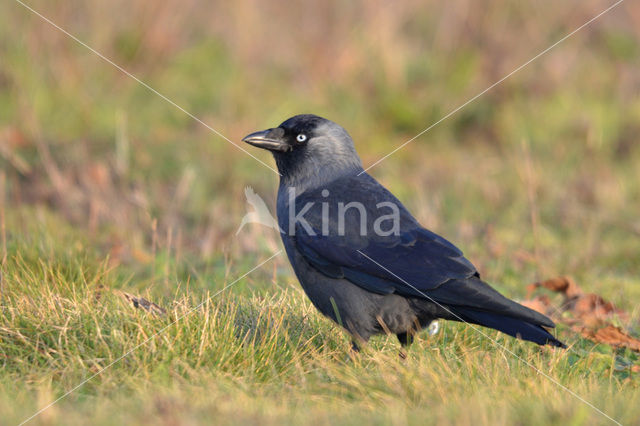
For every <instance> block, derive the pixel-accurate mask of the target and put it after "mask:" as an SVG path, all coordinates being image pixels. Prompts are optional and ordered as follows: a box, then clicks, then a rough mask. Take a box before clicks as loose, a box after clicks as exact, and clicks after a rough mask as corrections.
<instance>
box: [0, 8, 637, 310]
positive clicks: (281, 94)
mask: <svg viewBox="0 0 640 426" xmlns="http://www.w3.org/2000/svg"><path fill="white" fill-rule="evenodd" d="M29 5H31V6H32V7H34V8H35V9H36V10H38V11H39V12H40V13H42V15H44V16H46V17H48V18H50V19H51V20H52V21H53V22H55V23H56V24H58V25H60V26H61V27H62V28H64V29H66V30H67V31H69V32H70V33H72V34H74V35H75V36H76V37H77V38H78V39H80V40H82V41H83V42H85V43H87V44H88V45H89V46H91V47H93V48H94V49H96V50H97V51H98V52H100V53H102V54H103V55H105V56H106V57H108V58H110V59H111V60H113V61H114V62H115V63H116V64H118V65H120V66H122V67H123V68H124V69H126V70H128V71H129V72H131V73H133V74H134V75H136V76H137V77H138V78H140V79H141V80H142V81H144V82H146V83H147V84H149V85H150V86H151V87H153V88H154V89H156V90H157V91H159V92H160V93H162V94H163V95H165V96H166V97H168V98H169V99H171V100H172V101H174V102H175V103H176V104H178V105H180V106H181V107H183V108H185V109H186V110H188V111H189V112H191V113H192V114H194V115H195V116H197V117H198V118H200V119H202V120H203V121H204V122H206V123H207V124H209V125H210V126H212V127H213V128H215V129H217V130H218V131H219V132H221V133H222V134H223V135H225V136H227V137H228V138H230V139H231V140H232V141H234V142H235V143H238V144H242V143H241V142H240V139H241V137H242V136H244V135H245V134H247V133H249V132H251V131H254V130H257V129H262V128H265V127H268V126H274V125H277V124H279V123H280V122H281V121H283V120H284V119H286V118H288V117H289V116H292V115H294V114H298V113H308V112H309V113H316V114H319V115H322V116H326V117H327V118H329V119H331V120H334V121H336V122H338V123H339V124H341V125H342V126H343V127H345V128H346V129H347V130H348V131H349V132H350V133H351V135H352V136H353V138H354V139H355V142H356V146H357V149H358V150H359V152H360V154H361V156H362V159H363V162H364V164H365V166H368V165H370V164H372V163H373V162H374V161H376V160H378V159H379V158H381V157H382V156H384V155H386V154H387V153H389V152H390V151H391V150H393V149H394V148H395V147H397V146H398V145H400V144H401V143H403V142H405V141H406V140H408V139H410V138H412V137H413V136H415V135H416V134H417V133H418V132H420V131H422V130H423V129H425V128H426V127H428V126H430V125H431V124H432V123H434V122H435V121H437V120H438V119H440V118H441V117H442V116H444V115H445V114H447V113H448V112H449V111H451V110H452V109H454V108H456V107H458V106H459V105H461V104H462V103H464V102H465V101H467V100H468V99H469V98H471V97H472V96H474V95H476V94H477V93H479V92H480V91H482V90H484V89H485V88H487V87H488V86H489V85H491V84H492V83H494V82H495V81H497V80H499V79H500V78H502V77H503V76H505V75H506V74H508V73H509V72H511V71H512V70H514V69H515V68H516V67H518V66H519V65H521V64H522V63H524V62H525V61H527V60H529V59H530V58H532V57H533V56H534V55H536V54H537V53H539V52H540V51H542V50H543V49H545V48H547V47H548V46H549V45H551V44H552V43H554V42H555V41H557V40H558V39H560V38H561V37H563V36H564V35H566V34H567V33H569V32H571V31H572V30H574V29H575V28H577V27H578V26H580V25H582V24H583V23H584V22H586V21H587V20H589V19H590V18H591V17H593V16H595V15H596V14H598V13H599V12H601V11H602V10H604V9H605V8H606V7H607V6H609V5H610V4H609V3H608V2H604V1H567V2H560V3H558V2H555V1H546V0H545V1H539V2H530V3H522V2H515V1H508V2H502V1H500V2H497V1H488V2H482V3H478V2H471V1H452V2H446V3H443V2H435V1H433V2H426V3H425V2H422V1H406V2H402V3H401V4H397V3H390V2H382V1H368V2H349V3H346V4H345V3H344V2H339V1H328V2H298V3H295V4H291V3H290V2H278V1H276V2H262V1H247V0H242V1H238V2H235V3H234V4H233V5H230V4H229V3H227V2H217V1H211V2H204V1H199V0H180V1H173V0H168V1H165V2H162V3H161V4H158V3H156V2H149V1H137V0H133V1H130V0H127V1H120V0H115V1H111V2H91V1H90V2H87V1H69V2H64V3H58V2H56V3H52V2H47V1H39V0H36V1H31V2H29ZM0 34H1V37H0V58H1V61H0V170H1V171H0V174H1V179H2V183H3V185H2V189H3V192H4V194H3V198H4V214H5V215H6V217H7V218H6V219H5V220H6V223H8V224H10V226H7V227H6V229H7V233H8V244H11V241H12V238H16V236H17V235H18V234H21V235H28V234H29V233H28V232H27V228H25V226H27V225H26V224H27V223H32V222H34V221H36V222H37V221H38V220H45V219H43V217H46V218H47V219H46V220H51V221H53V223H56V224H59V225H60V226H61V227H67V228H69V229H74V230H75V231H78V232H80V231H82V232H85V233H86V235H87V236H88V237H87V238H88V239H89V244H88V246H90V248H91V249H92V250H94V249H95V250H98V252H99V253H100V254H102V255H108V256H109V259H110V262H112V263H114V264H128V263H129V264H137V263H145V262H149V261H150V260H151V255H152V254H153V255H155V252H154V251H155V250H156V249H157V248H158V247H163V248H164V249H168V250H170V251H171V252H173V253H174V254H175V253H178V254H180V255H181V256H186V257H187V258H188V257H191V258H193V261H194V262H200V261H207V259H212V258H220V257H225V256H227V257H229V258H233V259H235V258H238V256H240V257H241V256H242V255H244V254H247V253H253V252H255V251H256V249H257V248H259V247H268V248H272V249H273V248H275V247H276V246H277V245H278V244H279V241H278V237H277V235H275V234H274V233H273V232H272V231H271V230H268V229H266V228H265V229H261V228H260V227H259V226H252V227H247V228H245V229H244V230H243V232H241V233H240V234H239V235H238V236H237V237H236V235H235V231H236V229H237V227H238V225H239V223H240V220H241V218H242V216H243V215H244V214H245V213H246V208H247V207H246V203H245V198H244V188H245V187H246V186H252V187H253V188H254V190H255V191H256V192H257V193H258V194H259V195H261V196H262V197H263V198H264V199H265V200H266V201H267V203H268V204H269V205H270V207H273V204H274V199H275V191H276V188H277V176H276V175H275V174H274V173H272V172H271V171H269V169H267V168H266V167H264V166H263V165H261V164H259V163H258V162H256V161H255V160H254V159H252V158H250V157H249V156H247V155H246V154H245V153H242V152H241V151H240V150H238V149H237V148H236V147H234V146H232V145H231V144H230V143H228V142H227V141H225V140H223V139H222V138H220V137H219V136H216V135H215V134H213V133H212V132H210V131H209V130H208V129H207V128H206V127H204V126H202V125H201V124H199V123H198V122H196V121H195V120H193V119H192V118H190V117H189V116H187V115H186V114H185V113H183V112H182V111H180V110H178V109H177V108H175V107H174V106H172V105H171V104H169V103H168V102H166V101H165V100H163V99H161V98H160V97H158V96H157V95H156V94H154V93H152V92H151V91H149V90H147V89H146V88H145V87H143V86H142V85H140V84H139V83H138V82H136V81H134V80H133V79H131V78H130V77H128V76H126V75H125V74H123V73H122V72H120V71H119V70H117V69H116V68H114V67H113V66H112V65H110V64H108V63H106V62H105V61H103V60H102V59H100V58H99V57H98V56H97V55H95V54H94V53H92V52H90V51H89V50H87V49H86V48H85V47H83V46H81V45H80V44H79V43H77V42H75V41H74V40H72V39H71V38H70V37H68V36H67V35H65V34H63V33H62V32H61V31H59V30H57V29H55V28H54V27H52V26H51V25H50V24H48V23H47V22H45V21H43V20H42V19H41V18H40V17H38V16H36V15H34V14H33V13H31V12H30V11H28V10H27V9H25V8H24V7H22V6H21V5H20V4H19V3H16V2H12V1H7V2H3V3H2V4H1V5H0ZM639 36H640V5H638V4H637V3H634V2H627V3H623V4H622V5H620V6H619V7H617V8H616V9H614V10H613V11H612V12H610V13H608V14H606V15H605V16H603V17H602V18H601V19H599V20H598V21H596V22H594V23H593V24H591V25H590V26H588V27H587V28H585V29H584V30H582V31H580V32H579V33H577V34H576V35H575V36H573V37H571V38H570V39H568V40H566V41H565V42H563V43H562V44H561V45H559V46H557V47H556V48H555V49H553V50H552V51H550V52H549V53H547V54H546V55H544V56H542V57H541V58H539V59H538V60H537V61H535V62H533V63H532V64H530V65H529V66H527V67H526V68H524V69H523V70H522V71H520V72H518V73H517V74H515V75H513V76H512V77H510V78H509V79H507V80H506V81H505V82H503V83H502V84H500V85H499V86H497V87H495V88H494V89H492V90H491V91H489V92H488V93H486V94H485V95H484V96H482V97H480V98H479V99H477V100H475V101H474V102H472V103H471V104H469V105H468V106H466V107H465V108H463V109H462V110H460V111H459V112H458V113H456V114H455V115H453V116H452V117H450V118H449V119H447V120H445V121H443V122H442V123H440V124H439V125H438V126H436V127H434V128H433V129H432V130H430V131H429V132H427V133H426V134H424V135H423V136H421V137H420V138H418V139H417V140H415V141H414V142H412V143H411V144H409V145H408V146H406V147H405V148H404V149H402V150H400V151H399V152H398V153H396V154H395V155H393V156H391V157H390V158H388V159H387V160H385V161H383V162H382V163H380V164H379V165H377V166H376V167H375V168H373V169H372V170H371V173H372V174H373V175H374V176H375V177H377V178H378V179H379V180H381V181H382V182H383V183H384V184H385V185H387V186H389V187H390V188H391V189H392V190H393V192H395V193H396V194H398V195H399V197H400V198H401V200H402V201H403V202H404V203H406V205H407V206H408V207H409V208H410V210H412V211H414V212H415V213H416V215H417V216H418V217H419V219H420V220H421V221H422V222H423V223H424V224H425V225H426V226H428V227H430V228H432V229H434V230H436V231H438V232H441V233H443V234H444V235H446V236H447V237H448V238H450V239H452V240H453V241H454V242H456V243H458V244H460V245H462V246H463V247H465V248H466V251H467V254H468V255H469V257H470V258H471V259H473V260H474V261H476V262H477V263H478V264H479V266H480V269H481V270H482V271H483V272H484V274H485V275H488V277H489V278H490V279H493V280H498V279H500V280H501V281H505V280H507V281H508V280H509V274H514V276H518V280H519V281H527V280H533V279H535V278H538V276H539V275H545V274H556V273H570V274H574V275H578V276H579V275H580V274H582V273H583V272H584V271H585V268H587V267H588V268H595V270H596V271H597V274H602V275H603V276H597V277H596V278H595V279H592V282H590V285H593V286H594V287H596V286H600V285H601V284H602V279H604V278H606V277H607V276H609V275H608V274H613V275H614V276H615V277H616V278H615V279H616V282H620V281H619V279H622V281H624V277H625V276H637V275H638V274H639V273H640V262H638V257H637V254H638V249H640V245H639V244H638V237H639V236H640V219H638V215H637V213H638V211H640V168H639V167H638V162H639V160H640V147H639V142H640V141H639V140H638V137H639V136H638V135H639V133H640V96H639V95H640V72H638V65H639V58H640V47H639V44H638V39H639ZM246 149H248V150H249V151H250V152H251V153H252V154H254V155H256V156H258V157H259V158H260V159H262V160H263V161H264V162H266V163H268V164H271V165H273V163H272V159H271V158H270V156H269V154H268V153H265V152H262V151H259V150H257V149H253V148H252V147H249V146H246ZM38 217H39V218H40V219H37V218H38ZM51 227H52V228H54V229H63V228H58V226H51ZM54 232H55V231H54ZM35 238H36V239H37V237H35ZM61 238H62V236H61ZM5 252H6V249H5ZM281 262H283V260H281ZM495 262H498V263H500V262H503V264H502V263H500V266H501V267H499V268H497V269H495V268H494V266H495V265H494V266H491V265H492V263H495ZM494 271H498V272H497V274H496V275H494ZM177 272H178V271H176V273H177ZM619 275H620V276H621V277H619ZM616 289H618V287H615V288H611V289H609V292H615V291H617V290H616ZM604 291H605V292H607V289H606V288H605V289H604ZM610 296H611V297H613V298H614V299H615V298H616V295H615V294H610ZM618 298H621V296H620V295H618Z"/></svg>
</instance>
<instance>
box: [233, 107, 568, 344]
mask: <svg viewBox="0 0 640 426" xmlns="http://www.w3.org/2000/svg"><path fill="white" fill-rule="evenodd" d="M243 141H244V142H247V143H249V144H251V145H254V146H257V147H259V148H264V149H267V150H269V151H271V152H272V153H273V156H274V157H275V161H276V164H277V167H278V171H279V172H280V174H281V178H280V187H279V189H278V201H277V213H278V224H279V226H280V231H281V234H282V241H283V243H284V247H285V249H286V252H287V255H288V257H289V261H290V262H291V265H292V266H293V269H294V271H295V273H296V275H297V277H298V280H299V281H300V284H301V285H302V288H303V289H304V291H305V292H306V294H307V296H309V299H311V302H312V303H313V304H314V306H315V307H316V308H317V309H318V310H319V311H320V312H322V313H323V314H324V315H326V316H328V317H329V318H331V319H332V320H334V321H335V322H337V323H338V324H340V325H341V326H342V327H344V328H345V329H346V330H347V331H348V332H349V333H350V334H351V336H352V337H353V348H354V349H355V350H358V348H359V346H360V345H361V344H363V343H365V342H367V341H368V340H369V338H370V337H371V336H372V335H374V334H380V333H394V334H396V335H397V337H398V339H399V340H400V342H401V343H402V345H409V344H410V343H411V341H412V339H413V336H414V335H415V334H416V333H417V332H418V331H420V330H421V329H422V328H425V327H427V326H428V325H429V324H430V323H431V322H432V321H434V320H435V319H438V318H442V319H447V320H453V321H463V322H468V323H472V324H478V325H481V326H484V327H490V328H494V329H496V330H500V331H502V332H503V333H506V334H508V335H510V336H514V337H519V338H521V339H524V340H529V341H531V342H535V343H538V344H540V345H543V344H549V345H553V346H559V347H565V345H564V344H563V343H562V342H560V341H559V340H557V339H556V338H555V337H554V336H552V335H551V334H550V333H549V332H548V331H547V330H546V329H545V327H549V328H552V327H554V326H555V324H554V323H553V321H551V320H550V319H549V318H547V317H546V316H544V315H542V314H540V313H538V312H535V311H533V310H531V309H528V308H526V307H524V306H522V305H520V304H518V303H516V302H514V301H512V300H509V299H507V298H506V297H504V296H502V295H501V294H500V293H498V292H497V291H496V290H494V289H493V288H492V287H490V286H489V285H488V284H487V283H485V282H484V281H482V280H481V279H480V275H479V273H478V271H477V270H476V268H475V267H474V266H473V264H471V262H469V261H468V260H467V259H466V258H465V257H464V256H463V254H462V252H461V251H460V250H459V249H458V248H457V247H456V246H454V245H453V244H451V243H450V242H449V241H447V240H446V239H444V238H442V237H440V236H439V235H437V234H435V233H433V232H431V231H429V230H427V229H425V228H423V227H422V226H421V225H420V224H419V223H418V222H417V221H416V219H414V218H413V216H412V215H411V213H409V211H407V209H406V208H405V207H404V206H403V205H402V203H400V201H398V199H397V198H396V197H395V196H393V194H391V193H390V192H389V191H388V190H387V189H386V188H384V187H383V186H382V185H381V184H380V183H378V182H377V181H376V180H375V179H374V178H373V177H371V176H370V175H369V174H367V173H366V172H364V170H363V168H362V163H361V162H360V158H359V157H358V154H357V153H356V150H355V147H354V144H353V140H352V139H351V137H350V136H349V134H348V133H347V132H346V130H344V129H343V128H342V127H341V126H339V125H338V124H336V123H334V122H332V121H329V120H327V119H324V118H321V117H318V116H315V115H311V114H305V115H297V116H295V117H292V118H290V119H288V120H286V121H285V122H283V123H282V124H280V126H278V127H275V128H272V129H268V130H264V131H260V132H255V133H252V134H250V135H248V136H246V137H245V138H244V139H243Z"/></svg>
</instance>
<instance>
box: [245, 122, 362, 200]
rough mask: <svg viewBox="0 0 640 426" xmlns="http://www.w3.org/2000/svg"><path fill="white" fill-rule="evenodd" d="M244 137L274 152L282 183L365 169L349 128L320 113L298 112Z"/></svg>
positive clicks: (314, 180) (319, 180)
mask: <svg viewBox="0 0 640 426" xmlns="http://www.w3.org/2000/svg"><path fill="white" fill-rule="evenodd" d="M242 140H243V141H244V142H246V143H248V144H251V145H253V146H257V147H258V148H263V149H267V150H269V151H271V153H272V154H273V156H274V158H275V160H276V164H277V166H278V171H279V172H280V174H281V175H282V179H283V182H285V183H287V184H289V185H301V184H302V183H303V182H304V183H305V185H303V186H306V187H310V186H311V185H313V184H316V185H321V184H323V183H326V182H327V181H330V180H332V179H334V178H336V177H338V176H341V175H342V174H343V173H351V172H355V173H357V172H359V171H360V170H362V163H361V162H360V158H359V157H358V154H357V153H356V150H355V147H354V145H353V140H352V139H351V136H349V134H348V133H347V131H346V130H345V129H343V128H342V127H341V126H339V125H338V124H336V123H334V122H333V121H330V120H327V119H326V118H322V117H318V116H317V115H312V114H303V115H296V116H295V117H291V118H289V119H288V120H286V121H284V122H283V123H282V124H280V125H279V126H278V127H274V128H271V129H267V130H261V131H259V132H255V133H251V134H250V135H247V136H245V137H244V138H243V139H242Z"/></svg>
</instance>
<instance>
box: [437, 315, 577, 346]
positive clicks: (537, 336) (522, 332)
mask: <svg viewBox="0 0 640 426" xmlns="http://www.w3.org/2000/svg"><path fill="white" fill-rule="evenodd" d="M450 309H451V311H452V313H454V314H455V315H456V316H458V317H459V318H461V319H463V320H464V321H466V322H470V323H473V324H478V325H481V326H483V327H489V328H493V329H496V330H498V331H502V332H503V333H506V334H508V335H509V336H513V337H518V338H520V339H523V340H528V341H530V342H534V343H537V344H539V345H545V344H546V345H552V346H557V347H560V348H566V347H567V346H566V345H565V344H564V343H562V342H561V341H559V340H558V339H556V338H555V337H553V335H551V333H549V332H548V331H547V330H545V329H544V328H542V327H541V326H540V325H537V324H532V323H530V322H527V321H524V320H521V319H517V318H513V317H509V316H505V315H500V314H495V313H491V312H482V311H476V310H473V309H468V308H460V307H451V308H450Z"/></svg>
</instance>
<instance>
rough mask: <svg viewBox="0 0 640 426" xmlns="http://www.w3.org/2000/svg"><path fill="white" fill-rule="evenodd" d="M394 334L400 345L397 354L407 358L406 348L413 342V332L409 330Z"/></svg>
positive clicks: (401, 357)
mask: <svg viewBox="0 0 640 426" xmlns="http://www.w3.org/2000/svg"><path fill="white" fill-rule="evenodd" d="M396 336H398V340H399V341H400V344H401V345H402V349H400V352H399V353H398V356H400V359H403V360H404V359H407V351H406V348H408V347H409V346H410V345H411V343H413V333H412V332H411V331H406V332H404V333H397V334H396Z"/></svg>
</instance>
